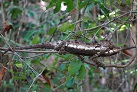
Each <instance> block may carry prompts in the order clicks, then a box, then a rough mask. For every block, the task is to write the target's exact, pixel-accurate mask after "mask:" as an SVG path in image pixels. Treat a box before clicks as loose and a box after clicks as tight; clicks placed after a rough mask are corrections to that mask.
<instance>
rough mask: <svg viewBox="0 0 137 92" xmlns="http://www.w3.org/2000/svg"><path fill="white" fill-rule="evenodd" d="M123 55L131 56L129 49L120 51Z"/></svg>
mask: <svg viewBox="0 0 137 92" xmlns="http://www.w3.org/2000/svg"><path fill="white" fill-rule="evenodd" d="M122 52H123V53H124V54H125V55H128V56H133V55H132V53H131V51H130V50H123V51H122Z"/></svg>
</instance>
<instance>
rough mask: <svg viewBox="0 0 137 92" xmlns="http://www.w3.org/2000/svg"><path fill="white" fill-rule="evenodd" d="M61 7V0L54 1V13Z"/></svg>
mask: <svg viewBox="0 0 137 92" xmlns="http://www.w3.org/2000/svg"><path fill="white" fill-rule="evenodd" d="M60 8H61V0H57V1H56V7H55V9H54V13H57V12H58V11H59V10H60Z"/></svg>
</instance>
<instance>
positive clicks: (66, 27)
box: [59, 22, 74, 32]
mask: <svg viewBox="0 0 137 92" xmlns="http://www.w3.org/2000/svg"><path fill="white" fill-rule="evenodd" d="M73 28H74V25H73V24H69V23H68V22H66V23H64V24H62V26H61V27H60V28H59V29H60V31H61V32H65V31H67V30H72V29H73Z"/></svg>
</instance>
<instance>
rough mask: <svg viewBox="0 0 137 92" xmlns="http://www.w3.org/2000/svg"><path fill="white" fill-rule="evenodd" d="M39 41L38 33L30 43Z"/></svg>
mask: <svg viewBox="0 0 137 92" xmlns="http://www.w3.org/2000/svg"><path fill="white" fill-rule="evenodd" d="M38 41H39V36H38V35H35V36H34V38H33V40H32V44H37V43H38Z"/></svg>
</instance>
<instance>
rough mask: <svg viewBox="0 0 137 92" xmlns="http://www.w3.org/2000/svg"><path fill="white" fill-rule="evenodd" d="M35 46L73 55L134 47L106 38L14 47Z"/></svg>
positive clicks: (104, 53)
mask: <svg viewBox="0 0 137 92" xmlns="http://www.w3.org/2000/svg"><path fill="white" fill-rule="evenodd" d="M35 48H45V49H54V50H56V51H62V52H68V53H70V54H75V55H83V56H94V55H97V56H98V57H106V56H112V55H115V54H117V53H118V52H120V51H122V50H125V49H132V48H136V47H135V46H133V47H127V48H120V47H118V46H115V45H113V44H112V43H111V42H109V41H107V40H101V41H100V42H98V43H96V44H93V43H85V42H82V41H77V40H70V41H57V42H44V43H42V44H36V45H30V46H22V47H17V48H16V49H19V50H22V49H35Z"/></svg>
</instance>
